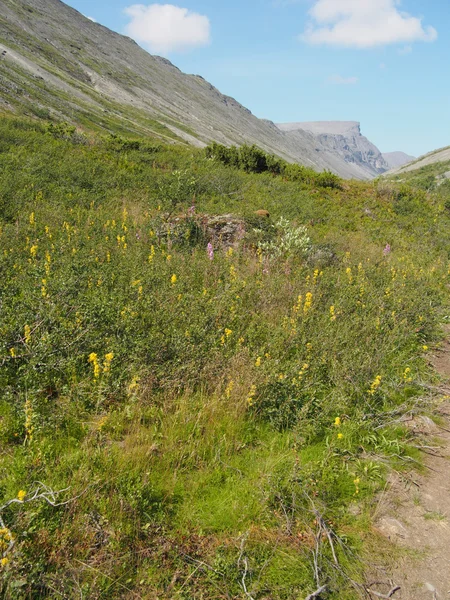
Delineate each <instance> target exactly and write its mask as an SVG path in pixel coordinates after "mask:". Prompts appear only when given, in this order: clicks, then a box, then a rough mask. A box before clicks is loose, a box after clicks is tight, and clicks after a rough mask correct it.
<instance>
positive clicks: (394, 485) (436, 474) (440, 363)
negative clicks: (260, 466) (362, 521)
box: [373, 328, 450, 600]
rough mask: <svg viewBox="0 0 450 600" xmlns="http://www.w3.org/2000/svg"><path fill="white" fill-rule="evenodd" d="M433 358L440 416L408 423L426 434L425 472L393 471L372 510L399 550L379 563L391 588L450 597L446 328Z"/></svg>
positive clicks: (426, 599)
mask: <svg viewBox="0 0 450 600" xmlns="http://www.w3.org/2000/svg"><path fill="white" fill-rule="evenodd" d="M431 362H432V364H433V366H434V367H435V369H436V370H437V372H438V373H439V374H440V375H441V377H442V378H443V379H444V381H445V384H444V388H443V398H442V401H441V404H440V406H439V408H438V415H439V416H440V417H441V418H442V421H441V422H440V425H439V426H437V425H435V424H434V423H433V422H432V421H431V419H428V418H426V417H422V418H418V419H414V421H413V425H412V427H413V428H414V429H415V430H416V432H417V433H419V434H424V435H425V436H426V437H421V438H420V440H421V441H420V442H418V444H421V445H424V446H427V448H426V449H425V451H426V452H427V454H428V453H429V454H430V456H429V457H427V460H426V461H425V464H426V472H425V473H424V474H422V475H421V474H417V473H415V474H414V475H413V476H412V480H409V481H406V478H405V479H402V478H401V477H399V476H394V477H393V478H392V480H391V482H390V488H389V489H388V490H387V491H386V493H385V494H383V497H382V498H381V500H380V503H379V506H378V508H377V513H376V517H377V520H376V526H377V529H378V530H379V531H380V532H381V533H382V534H383V535H384V536H385V537H387V538H389V539H390V540H391V541H392V542H393V543H394V544H396V545H398V546H400V547H401V550H402V551H401V555H402V557H401V558H400V560H396V561H395V563H396V564H395V565H392V566H390V567H387V568H385V569H383V571H384V575H385V577H387V578H389V579H390V580H391V582H392V584H393V585H392V587H391V591H392V589H393V587H394V585H395V586H399V587H400V589H399V590H397V591H396V592H395V593H394V594H393V595H392V597H393V598H394V599H395V600H433V599H434V600H450V401H449V399H448V395H450V328H447V341H446V342H445V343H444V344H443V346H442V348H441V349H440V350H439V351H438V352H436V353H435V354H434V356H432V357H431ZM444 394H447V395H444ZM393 562H394V561H393ZM384 580H386V579H384ZM373 589H377V588H376V586H374V588H373ZM386 590H387V588H385V589H384V590H382V593H383V594H385V596H384V597H388V596H387V594H388V593H389V591H386ZM373 597H374V598H375V597H376V596H375V595H374V596H373Z"/></svg>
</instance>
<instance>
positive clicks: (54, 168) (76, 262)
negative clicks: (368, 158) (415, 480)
mask: <svg viewBox="0 0 450 600" xmlns="http://www.w3.org/2000/svg"><path fill="white" fill-rule="evenodd" d="M0 129H1V134H2V135H1V139H2V146H1V153H0V169H1V173H2V189H1V199H2V200H1V207H2V208H1V211H2V213H1V214H2V224H1V235H0V254H1V257H2V260H1V263H0V274H1V278H2V287H1V291H0V302H1V323H0V328H1V343H0V364H1V371H0V386H1V389H2V390H3V391H2V396H1V398H0V425H1V429H0V449H1V452H2V465H1V468H0V492H1V496H2V498H3V500H4V503H7V502H8V501H9V500H10V499H13V498H17V494H18V493H19V490H21V491H23V492H26V494H27V495H25V496H23V494H22V496H21V497H22V499H23V500H24V501H23V502H17V503H13V504H10V505H9V506H8V507H7V508H5V509H4V511H3V512H2V514H1V515H0V516H2V518H3V520H4V522H5V531H4V532H3V534H2V535H3V542H2V541H1V539H0V552H3V562H2V569H3V572H2V584H1V586H2V588H1V589H2V595H3V597H5V598H41V597H42V598H53V597H54V598H56V597H60V596H61V595H63V596H64V597H69V598H72V597H73V598H75V597H79V596H80V594H81V595H83V597H89V598H101V597H104V598H126V597H129V598H135V597H136V598H137V597H141V598H198V599H200V598H208V599H209V598H211V599H212V598H239V597H245V590H247V597H248V594H251V596H252V597H253V598H261V599H262V598H273V599H288V598H289V599H291V598H294V597H299V598H300V597H303V596H306V595H307V594H308V593H310V592H311V591H313V590H314V589H316V587H317V582H316V580H315V576H314V569H313V568H312V558H311V557H312V552H313V550H314V548H315V543H316V537H315V536H316V534H317V526H318V517H317V515H318V514H320V515H323V518H324V519H325V521H324V523H325V522H326V523H328V525H327V527H329V529H330V531H332V532H333V536H334V539H335V540H336V549H335V551H336V552H337V558H338V561H339V564H340V568H339V569H337V568H336V565H334V559H333V555H332V548H331V546H330V545H329V544H327V543H323V549H322V560H321V563H320V569H321V571H320V577H321V579H322V581H323V582H326V583H327V585H328V591H329V597H334V598H339V599H345V598H355V597H357V592H355V590H354V587H352V584H351V582H350V579H351V580H353V582H354V583H355V582H356V583H357V582H361V581H362V577H363V570H364V567H363V565H362V563H361V562H358V560H355V557H358V556H359V557H362V556H363V555H364V548H365V545H364V539H365V537H369V536H370V535H371V533H370V519H369V516H370V499H371V498H372V497H373V494H374V493H375V492H376V490H377V489H379V488H380V487H381V486H382V485H383V477H384V474H385V464H386V460H387V458H386V457H390V456H391V457H393V456H394V455H395V456H396V457H397V458H396V460H401V459H402V457H404V459H405V460H407V457H408V456H409V455H411V453H412V450H411V448H410V447H409V446H408V443H407V442H408V433H407V432H406V430H404V429H403V428H402V427H400V426H399V425H398V424H395V425H392V424H390V423H391V422H392V421H397V418H398V416H399V415H401V414H402V412H404V411H405V410H407V408H408V407H410V406H411V405H412V403H414V402H415V401H416V399H417V398H420V397H422V396H423V394H424V390H425V389H426V387H425V385H426V384H427V383H429V382H430V379H431V378H432V377H433V375H432V373H430V369H429V367H428V364H427V361H426V359H425V354H426V352H427V348H429V347H431V346H432V345H433V344H435V343H437V342H438V341H439V339H440V332H439V323H440V322H441V320H442V318H443V315H444V314H445V312H446V310H447V308H448V305H447V292H446V286H447V283H448V251H449V243H448V240H447V231H448V225H449V223H448V216H447V212H446V209H445V206H444V205H443V204H442V201H441V199H440V198H435V197H434V196H432V195H429V194H426V193H424V192H422V191H416V190H414V189H413V188H408V191H407V193H406V191H405V190H403V191H402V190H400V191H399V190H398V189H397V188H396V187H395V186H392V187H389V188H386V186H384V187H383V186H381V185H378V184H370V183H368V184H362V183H354V182H348V183H344V182H343V183H342V185H340V187H341V188H342V189H339V188H332V189H324V188H320V189H319V188H315V187H314V185H309V184H308V183H305V182H304V181H298V182H295V181H283V179H282V178H280V177H278V176H277V177H274V176H273V175H270V174H267V173H265V174H259V175H258V174H248V173H245V172H241V171H238V170H237V169H235V168H233V167H229V166H228V167H227V166H224V165H221V164H216V163H212V162H211V161H210V160H208V159H207V158H206V156H205V155H204V153H202V152H201V151H197V150H187V149H181V148H177V147H165V146H162V145H160V144H152V143H151V142H150V143H149V142H148V141H143V140H134V141H127V140H118V139H117V138H113V139H101V138H95V137H92V138H91V137H89V136H88V135H84V134H83V135H81V134H80V133H77V132H74V131H73V130H65V129H64V128H60V129H57V130H55V128H54V127H51V128H45V127H44V126H41V125H36V124H34V123H32V122H27V121H19V120H14V119H4V120H2V122H1V127H0ZM193 206H194V208H195V210H194V209H193V208H192V207H193ZM260 208H264V209H267V210H269V211H270V213H271V215H272V220H271V221H270V222H267V223H266V222H264V221H261V220H258V218H256V217H255V215H253V212H254V211H255V210H257V209H260ZM219 213H234V215H236V216H238V217H240V218H241V219H242V224H243V227H245V229H246V231H247V233H246V236H245V237H244V238H243V240H242V241H241V242H240V243H239V244H236V245H235V246H234V247H233V248H231V249H229V248H228V247H223V246H222V245H221V244H220V243H219V242H218V241H217V239H214V240H212V241H211V239H210V238H209V237H208V236H209V235H210V233H208V231H207V227H206V228H205V223H207V222H208V218H209V215H211V214H219ZM281 216H283V217H284V218H287V219H288V220H289V224H288V225H286V223H284V225H283V227H280V226H277V224H276V223H277V222H278V218H279V217H281ZM300 225H305V226H306V231H307V235H308V236H309V238H310V244H309V245H306V246H305V245H303V246H302V249H301V251H298V247H296V245H295V244H292V245H289V244H287V245H286V251H284V252H283V253H279V252H275V251H274V249H276V247H277V245H276V244H277V243H279V242H280V239H281V238H282V236H285V235H286V231H288V233H289V231H291V232H295V231H296V228H297V227H298V226H300ZM289 228H290V229H289ZM293 235H294V234H293ZM261 240H265V241H264V242H261ZM208 242H209V243H210V244H212V246H213V247H212V248H211V247H210V248H208V247H207V244H208ZM211 250H212V251H211ZM398 457H400V459H399V458H398ZM36 482H43V483H45V485H47V486H49V488H51V489H53V490H61V489H64V490H66V491H65V492H64V493H63V495H62V498H63V500H70V502H69V503H68V504H63V505H62V506H59V507H53V506H51V505H49V504H48V503H47V502H45V500H42V501H33V502H29V503H28V502H27V500H28V499H29V498H30V495H31V493H32V491H33V489H35V486H36V485H38V484H37V483H36ZM2 503H3V502H2V501H1V500H0V505H1V504H2ZM355 503H358V505H359V506H360V508H359V509H358V510H357V511H355V510H352V511H349V510H348V508H349V506H350V505H353V504H355ZM11 536H15V544H14V546H13V548H12V549H9V545H8V543H7V542H8V540H9V538H10V537H11ZM7 538H8V539H7ZM325 541H326V540H325ZM2 543H3V546H2V545H1V544H2ZM5 544H6V545H5Z"/></svg>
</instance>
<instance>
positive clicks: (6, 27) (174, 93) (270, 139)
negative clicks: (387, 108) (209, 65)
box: [0, 0, 388, 179]
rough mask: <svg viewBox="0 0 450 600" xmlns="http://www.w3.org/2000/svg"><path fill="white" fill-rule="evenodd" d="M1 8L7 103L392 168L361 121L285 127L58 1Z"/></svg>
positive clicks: (55, 115)
mask: <svg viewBox="0 0 450 600" xmlns="http://www.w3.org/2000/svg"><path fill="white" fill-rule="evenodd" d="M0 8H1V14H2V18H1V19H0V109H3V110H9V111H13V112H18V113H22V114H23V113H25V114H33V115H35V116H38V117H41V118H51V119H57V120H58V119H64V120H68V121H70V122H72V123H74V124H76V125H79V126H82V127H83V126H85V127H90V128H95V129H97V130H101V131H114V132H123V133H126V134H127V135H130V134H131V135H132V134H140V135H143V134H144V135H145V134H149V135H152V136H158V137H160V138H162V139H164V140H172V141H177V142H179V143H189V144H193V145H197V146H204V145H205V144H208V143H209V142H211V141H217V142H219V143H222V144H226V145H230V144H237V145H240V144H243V143H247V144H256V145H257V146H259V147H261V148H262V149H263V150H265V151H266V152H270V153H273V154H277V155H279V156H281V157H283V158H284V159H286V160H288V161H291V162H299V163H301V164H304V165H306V166H310V167H313V168H315V169H317V170H324V169H329V170H331V171H333V172H335V173H337V174H339V175H341V176H342V177H346V178H357V179H370V178H372V177H375V176H377V175H379V174H380V173H381V172H383V171H385V170H387V169H388V165H387V163H385V161H384V160H383V158H382V156H381V153H380V152H379V150H378V149H377V148H376V147H375V146H373V144H370V142H369V141H368V140H367V139H366V138H364V137H363V136H361V134H360V131H359V125H358V127H355V126H353V127H350V128H346V127H345V126H339V127H340V129H339V128H338V131H337V133H332V132H331V133H330V132H324V131H319V132H318V131H314V128H312V127H306V128H305V127H303V128H301V127H300V128H290V129H288V128H286V127H277V126H276V125H275V124H274V123H272V122H270V121H267V120H263V119H258V118H257V117H255V116H254V115H253V114H252V113H251V112H250V111H249V110H248V109H247V108H245V107H244V106H242V104H240V103H239V102H237V101H236V100H235V99H234V98H231V97H230V96H226V95H224V94H222V93H221V92H220V91H219V90H217V89H216V88H215V87H214V86H213V85H211V84H210V83H208V82H207V81H206V80H205V79H204V78H203V77H201V76H199V75H186V74H184V73H182V72H181V71H180V70H179V69H178V68H177V67H175V66H174V65H173V64H172V63H171V62H170V61H168V60H167V59H164V58H161V57H157V56H152V55H150V54H148V53H147V52H146V51H145V50H143V49H142V48H141V47H140V46H138V45H137V44H136V43H135V42H134V41H133V40H131V39H130V38H128V37H125V36H122V35H119V34H118V33H115V32H113V31H110V30H109V29H107V28H106V27H104V26H102V25H100V24H98V23H94V22H92V21H91V20H89V19H87V18H86V17H84V16H83V15H82V14H80V13H79V12H77V11H76V10H74V9H73V8H71V7H69V6H67V5H66V4H64V3H63V2H60V0H0ZM303 125H307V124H303Z"/></svg>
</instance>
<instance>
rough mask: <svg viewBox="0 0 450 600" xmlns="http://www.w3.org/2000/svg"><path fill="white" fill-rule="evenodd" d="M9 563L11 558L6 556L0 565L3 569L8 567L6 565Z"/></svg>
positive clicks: (0, 561)
mask: <svg viewBox="0 0 450 600" xmlns="http://www.w3.org/2000/svg"><path fill="white" fill-rule="evenodd" d="M8 563H9V558H8V557H7V556H4V557H3V558H2V559H1V560H0V564H1V565H2V567H6V565H7V564H8Z"/></svg>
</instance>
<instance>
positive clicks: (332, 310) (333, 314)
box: [330, 306, 336, 321]
mask: <svg viewBox="0 0 450 600" xmlns="http://www.w3.org/2000/svg"><path fill="white" fill-rule="evenodd" d="M330 320H331V321H336V309H335V307H334V306H330Z"/></svg>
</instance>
